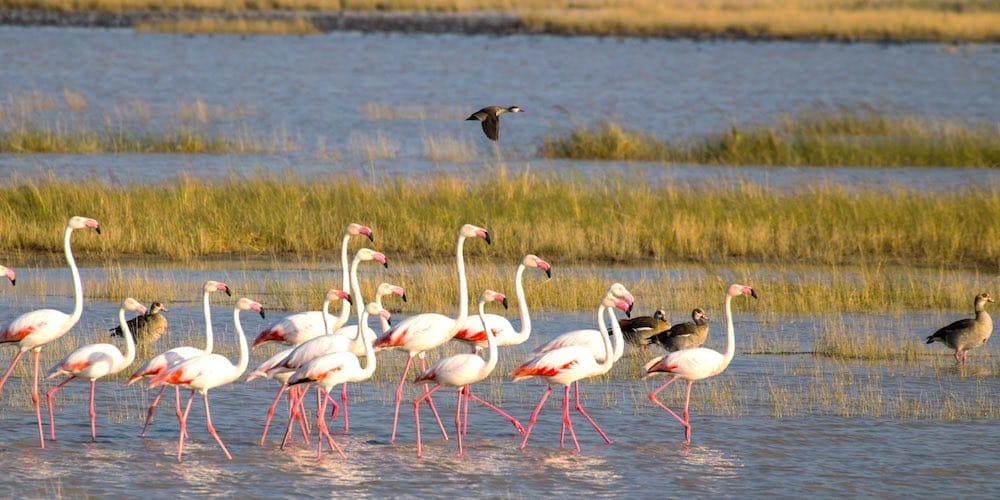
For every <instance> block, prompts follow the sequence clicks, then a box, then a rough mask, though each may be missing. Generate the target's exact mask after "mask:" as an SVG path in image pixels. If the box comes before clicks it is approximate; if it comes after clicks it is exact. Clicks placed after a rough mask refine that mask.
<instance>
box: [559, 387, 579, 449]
mask: <svg viewBox="0 0 1000 500" xmlns="http://www.w3.org/2000/svg"><path fill="white" fill-rule="evenodd" d="M562 424H563V425H564V426H566V427H568V428H569V437H571V438H573V445H575V446H576V452H577V453H580V443H578V442H577V440H576V431H574V430H573V421H572V420H570V419H569V386H568V385H567V386H566V391H565V392H564V393H563V404H562ZM562 445H563V444H562V441H561V440H560V441H559V447H560V448H562Z"/></svg>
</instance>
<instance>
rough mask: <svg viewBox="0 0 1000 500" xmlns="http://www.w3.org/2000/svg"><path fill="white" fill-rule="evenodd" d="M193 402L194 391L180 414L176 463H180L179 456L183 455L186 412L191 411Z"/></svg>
mask: <svg viewBox="0 0 1000 500" xmlns="http://www.w3.org/2000/svg"><path fill="white" fill-rule="evenodd" d="M192 401H194V391H191V396H190V397H188V402H187V408H185V409H184V413H182V414H181V431H180V437H178V438H177V461H178V462H181V461H183V460H181V456H182V455H183V454H184V436H186V435H187V416H188V412H190V411H191V402H192Z"/></svg>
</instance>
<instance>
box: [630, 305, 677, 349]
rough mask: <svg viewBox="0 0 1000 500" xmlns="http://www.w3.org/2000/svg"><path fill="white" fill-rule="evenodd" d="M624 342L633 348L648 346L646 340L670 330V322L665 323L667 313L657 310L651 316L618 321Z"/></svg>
mask: <svg viewBox="0 0 1000 500" xmlns="http://www.w3.org/2000/svg"><path fill="white" fill-rule="evenodd" d="M618 326H619V327H621V330H622V334H623V335H624V336H625V341H626V342H628V343H629V344H632V345H634V346H645V345H648V344H649V342H648V339H649V338H650V337H652V336H654V335H658V334H660V333H663V332H665V331H667V330H669V329H670V322H669V321H667V313H666V312H665V311H664V310H663V309H657V310H656V311H654V312H653V315H652V316H636V317H634V318H622V319H619V320H618Z"/></svg>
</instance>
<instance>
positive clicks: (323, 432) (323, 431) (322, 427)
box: [316, 391, 347, 460]
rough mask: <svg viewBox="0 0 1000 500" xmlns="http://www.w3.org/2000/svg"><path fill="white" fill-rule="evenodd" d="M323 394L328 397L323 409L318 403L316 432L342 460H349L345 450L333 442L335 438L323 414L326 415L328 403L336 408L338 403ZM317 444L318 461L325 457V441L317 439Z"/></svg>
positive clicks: (325, 399)
mask: <svg viewBox="0 0 1000 500" xmlns="http://www.w3.org/2000/svg"><path fill="white" fill-rule="evenodd" d="M323 394H324V395H325V396H326V397H325V398H324V399H323V403H322V408H319V402H317V409H316V432H317V433H319V435H320V436H324V437H326V441H327V443H329V445H330V449H331V450H333V451H336V452H337V453H339V454H340V458H347V455H344V450H341V449H340V446H337V442H336V441H334V440H333V436H331V435H330V429H328V428H327V426H326V420H325V419H324V418H323V414H325V413H326V402H327V401H329V402H330V403H332V404H333V405H334V406H336V404H337V403H336V402H335V401H334V400H333V398H331V397H330V393H328V392H326V391H323ZM316 444H317V447H316V448H317V450H316V460H321V459H322V455H323V440H322V439H317V440H316Z"/></svg>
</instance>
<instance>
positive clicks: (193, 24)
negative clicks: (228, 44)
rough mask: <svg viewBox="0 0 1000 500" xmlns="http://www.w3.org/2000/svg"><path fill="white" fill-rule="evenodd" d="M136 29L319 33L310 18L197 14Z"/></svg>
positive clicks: (292, 33)
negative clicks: (260, 17) (256, 17)
mask: <svg viewBox="0 0 1000 500" xmlns="http://www.w3.org/2000/svg"><path fill="white" fill-rule="evenodd" d="M135 30H136V31H139V32H145V33H188V34H226V35H315V34H318V33H319V30H318V29H316V25H314V24H313V23H312V21H310V20H308V19H304V18H302V17H294V18H292V19H243V18H220V17H195V18H185V19H167V20H156V21H143V22H140V23H138V24H136V25H135Z"/></svg>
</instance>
